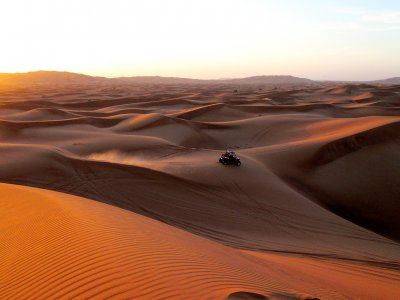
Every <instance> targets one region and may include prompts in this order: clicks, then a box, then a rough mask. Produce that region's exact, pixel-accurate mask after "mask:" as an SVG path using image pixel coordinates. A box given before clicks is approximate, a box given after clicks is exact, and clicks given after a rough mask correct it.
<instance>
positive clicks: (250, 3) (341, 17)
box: [0, 0, 400, 80]
mask: <svg viewBox="0 0 400 300" xmlns="http://www.w3.org/2000/svg"><path fill="white" fill-rule="evenodd" d="M0 32H1V36H0V38H1V45H0V72H23V71H31V70H65V71H72V72H81V73H86V74H91V75H104V76H109V77H114V76H130V75H163V76H181V77H195V78H221V77H244V76H251V75H261V74H267V75H270V74H291V75H295V76H302V77H308V78H312V79H346V80H367V79H377V78H386V77H392V76H400V1H399V0H397V1H384V0H379V1H378V0H377V1H372V0H364V1H351V0H348V1H345V0H339V1H338V0H334V1H333V0H332V1H329V0H326V1H324V0H309V1H307V0H303V1H299V0H276V1H273V0H201V1H200V0H198V1H194V0H111V1H108V0H35V1H32V0H2V1H1V2H0Z"/></svg>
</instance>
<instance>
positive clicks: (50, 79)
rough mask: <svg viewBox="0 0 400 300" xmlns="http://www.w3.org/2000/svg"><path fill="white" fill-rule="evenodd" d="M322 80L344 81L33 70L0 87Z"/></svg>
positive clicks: (1, 77) (4, 78)
mask: <svg viewBox="0 0 400 300" xmlns="http://www.w3.org/2000/svg"><path fill="white" fill-rule="evenodd" d="M321 83H346V81H315V80H311V79H306V78H299V77H294V76H286V75H282V76H276V75H274V76H252V77H246V78H232V79H215V80H202V79H190V78H179V77H161V76H133V77H118V78H106V77H97V76H89V75H84V74H77V73H70V72H58V71H35V72H27V73H0V86H16V87H21V86H34V85H80V84H82V85H85V84H104V85H107V84H166V85H167V84H233V85H313V84H321ZM348 83H353V84H354V83H368V84H380V85H396V84H400V77H394V78H389V79H383V80H375V81H359V82H354V81H352V82H350V81H348Z"/></svg>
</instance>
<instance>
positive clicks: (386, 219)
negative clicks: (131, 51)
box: [0, 79, 400, 299]
mask: <svg viewBox="0 0 400 300" xmlns="http://www.w3.org/2000/svg"><path fill="white" fill-rule="evenodd" d="M146 80H147V79H146ZM0 99H1V102H0V106H1V110H0V139H1V144H0V166H1V168H0V180H1V181H2V182H5V183H13V184H19V185H26V186H32V187H40V188H45V189H48V190H54V191H59V192H64V193H67V194H75V195H78V196H83V197H86V198H90V199H93V200H97V201H90V200H87V199H83V198H77V197H73V196H68V195H64V194H60V193H53V192H49V191H43V190H37V189H33V188H28V187H17V186H11V185H2V187H1V188H0V193H2V200H1V201H0V205H1V208H2V209H1V210H0V211H1V213H2V219H1V221H0V224H1V226H2V242H1V243H0V245H1V246H0V247H2V248H1V251H2V254H4V259H2V260H1V263H0V270H1V272H0V274H1V275H0V276H2V277H0V278H1V279H0V295H1V296H0V297H1V298H6V299H7V298H12V299H14V298H19V297H21V295H26V297H28V296H29V297H28V298H35V297H36V298H37V297H38V298H43V299H46V298H47V299H49V298H53V299H57V298H71V297H72V296H76V297H78V298H88V297H89V296H92V297H94V298H107V296H114V297H115V298H121V297H122V298H124V297H125V298H126V297H128V296H129V297H134V296H138V297H139V298H148V299H161V298H174V297H175V298H180V299H190V298H194V299H246V297H247V298H249V297H253V298H254V299H257V297H259V299H263V298H264V299H299V298H300V299H301V298H306V297H311V298H312V297H315V298H320V299H348V298H360V299H382V298H384V299H396V296H397V295H398V294H399V292H400V291H399V290H398V287H397V285H396V283H398V279H399V268H400V244H399V242H400V236H399V232H400V221H399V220H398V215H399V214H400V211H399V209H400V206H399V205H398V199H399V197H400V190H399V186H400V181H399V180H400V179H399V178H400V171H399V170H400V166H399V165H398V162H399V161H400V157H399V155H400V154H399V153H400V151H399V150H400V149H399V147H400V146H399V145H400V143H399V140H400V136H399V124H400V123H399V122H400V115H399V108H400V88H399V87H398V86H380V87H378V86H373V85H370V84H368V85H367V84H362V85H356V84H351V85H339V86H337V85H334V86H326V85H317V86H315V85H312V86H310V85H309V84H308V83H307V84H306V86H303V87H301V86H298V85H296V86H295V87H293V86H290V85H288V86H279V87H276V88H275V87H260V86H259V85H258V84H257V85H251V84H249V85H246V86H244V87H239V86H237V85H235V83H232V82H231V83H229V84H228V83H225V84H223V83H219V84H209V83H207V84H203V85H202V84H199V83H196V84H189V83H185V84H183V83H174V82H170V83H169V84H168V86H165V85H149V84H148V83H146V84H143V85H140V84H132V85H130V84H128V83H127V82H124V84H120V85H119V84H116V83H113V85H106V84H103V83H101V84H99V83H96V84H94V83H93V82H91V83H90V84H81V85H79V84H73V85H69V86H67V87H66V86H63V87H60V86H59V85H57V84H56V85H54V86H53V87H52V86H51V85H47V86H42V87H35V88H23V89H9V90H6V89H3V90H1V91H0ZM226 148H230V149H233V150H235V151H236V152H237V153H238V154H239V155H240V157H241V159H242V162H243V164H242V166H241V167H239V168H238V167H235V166H222V165H221V164H219V163H218V157H219V155H220V154H221V152H223V151H224V150H225V149H226ZM99 202H102V203H99ZM110 205H111V206H112V207H111V206H110ZM46 212H51V213H46ZM10 224H11V225H10ZM167 224H168V225H167ZM13 232H14V233H18V234H15V236H13V235H12V233H13ZM63 241H64V242H63ZM65 241H67V244H69V245H70V247H65ZM64 248H65V249H64ZM54 249H55V250H54ZM63 249H64V250H63ZM71 260H72V262H71ZM54 263H55V264H57V266H60V268H59V269H58V268H57V269H56V268H51V264H54ZM99 270H100V273H98V271H99ZM96 272H97V273H98V275H97V276H96V275H95V274H97V273H96ZM6 274H7V275H6ZM366 287H367V288H366ZM257 295H258V296H257ZM266 297H267V298H266Z"/></svg>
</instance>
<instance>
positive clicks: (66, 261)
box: [0, 184, 400, 299]
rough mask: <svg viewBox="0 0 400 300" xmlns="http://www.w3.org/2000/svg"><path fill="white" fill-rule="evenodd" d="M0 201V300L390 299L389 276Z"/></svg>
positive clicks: (34, 195) (137, 219) (135, 222)
mask: <svg viewBox="0 0 400 300" xmlns="http://www.w3.org/2000/svg"><path fill="white" fill-rule="evenodd" d="M0 198H1V199H2V202H1V208H2V209H1V218H0V219H1V223H0V226H1V227H0V228H1V235H0V238H1V243H0V254H1V256H2V263H1V264H0V274H1V275H0V283H1V284H0V297H1V298H2V299H21V298H26V299H38V298H39V299H71V298H80V299H106V298H107V299H111V298H113V299H126V298H134V299H171V298H174V299H224V298H226V297H228V296H229V295H231V294H235V293H236V295H238V294H237V293H238V292H240V293H242V294H244V293H257V294H259V295H264V296H269V297H270V298H269V299H297V298H303V299H304V298H307V297H311V295H310V293H313V296H314V297H315V296H318V297H320V298H329V299H340V298H343V297H349V296H350V297H359V296H361V297H364V296H367V297H377V298H379V297H384V298H386V299H388V298H391V297H394V296H395V295H396V293H397V292H399V291H400V290H399V288H398V286H397V281H398V280H399V274H398V273H397V272H395V271H390V270H384V269H379V268H374V267H372V266H369V267H368V266H358V265H353V264H349V263H340V264H337V263H331V262H327V263H321V262H320V261H318V260H312V259H303V258H285V259H283V258H282V257H279V256H275V255H269V254H263V255H260V254H254V253H246V252H241V251H238V250H235V249H232V248H228V247H225V246H222V245H220V244H218V243H215V242H211V241H209V240H206V239H203V238H200V237H197V236H195V235H192V234H189V233H186V232H184V231H182V230H178V229H175V228H173V227H170V226H168V225H165V224H162V223H160V222H157V221H154V220H151V219H148V218H145V217H142V216H139V215H136V214H134V213H131V212H128V211H125V210H121V209H118V208H113V207H110V206H107V205H104V204H100V203H97V202H95V201H90V200H88V199H84V198H78V197H74V196H69V195H65V194H60V193H55V192H50V191H45V190H39V189H34V188H28V187H21V186H14V185H5V184H1V185H0ZM324 268H326V269H327V270H324ZM344 270H345V271H346V274H345V275H344V276H345V278H341V277H342V275H341V272H343V271H344ZM318 274H320V275H322V276H324V277H325V278H324V280H322V281H321V282H316V278H317V277H318ZM337 277H338V278H337ZM349 279H355V280H356V282H357V283H356V285H354V286H352V287H351V288H350V287H349V286H348V280H349ZM378 280H379V281H380V284H379V288H373V289H371V290H370V291H368V293H366V292H365V291H364V290H363V289H362V286H363V285H366V284H371V283H373V282H376V281H378ZM333 285H336V287H333ZM337 287H343V290H342V291H341V292H338V291H337ZM231 298H232V296H231Z"/></svg>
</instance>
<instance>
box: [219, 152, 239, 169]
mask: <svg viewBox="0 0 400 300" xmlns="http://www.w3.org/2000/svg"><path fill="white" fill-rule="evenodd" d="M219 162H220V163H221V164H223V165H236V166H240V165H241V164H242V163H241V161H240V158H239V156H237V155H236V153H235V152H233V151H229V150H226V152H225V153H224V154H222V155H221V157H220V158H219Z"/></svg>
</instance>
